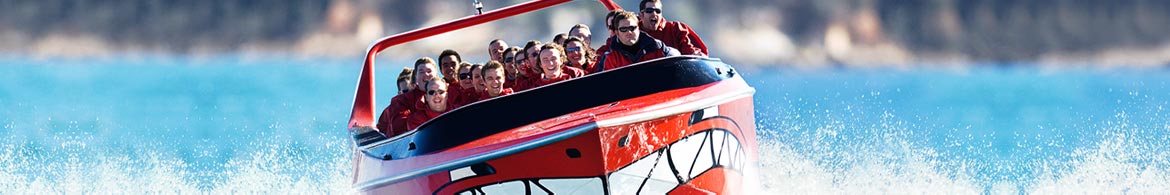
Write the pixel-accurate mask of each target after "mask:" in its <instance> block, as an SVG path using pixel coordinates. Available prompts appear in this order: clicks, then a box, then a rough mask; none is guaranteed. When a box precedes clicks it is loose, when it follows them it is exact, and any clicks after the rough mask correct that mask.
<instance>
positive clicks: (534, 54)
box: [532, 53, 540, 57]
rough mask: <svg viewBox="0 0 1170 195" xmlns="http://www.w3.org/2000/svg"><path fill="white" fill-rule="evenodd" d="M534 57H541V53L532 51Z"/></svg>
mask: <svg viewBox="0 0 1170 195" xmlns="http://www.w3.org/2000/svg"><path fill="white" fill-rule="evenodd" d="M532 57H540V53H532Z"/></svg>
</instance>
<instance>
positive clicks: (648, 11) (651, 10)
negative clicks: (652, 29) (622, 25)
mask: <svg viewBox="0 0 1170 195" xmlns="http://www.w3.org/2000/svg"><path fill="white" fill-rule="evenodd" d="M642 13H656V14H661V13H662V9H658V8H646V9H642Z"/></svg>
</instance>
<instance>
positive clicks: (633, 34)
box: [593, 12, 679, 72]
mask: <svg viewBox="0 0 1170 195" xmlns="http://www.w3.org/2000/svg"><path fill="white" fill-rule="evenodd" d="M613 25H614V26H613V28H614V29H617V30H618V33H617V39H614V40H613V41H611V42H610V43H609V45H610V46H609V47H610V48H609V51H608V52H607V53H606V54H605V55H602V56H601V59H598V62H600V63H601V64H599V65H598V66H597V67H599V68H598V70H597V71H593V72H601V71H604V70H611V69H615V68H620V67H623V66H628V65H630V64H634V63H638V62H643V61H647V60H652V59H657V58H661V57H666V56H676V55H679V53H678V50H676V49H674V48H671V47H670V46H666V45H665V44H663V43H662V41H659V40H657V39H654V37H651V36H650V35H648V34H646V33H643V32H641V31H639V30H638V17H637V16H634V13H632V12H622V13H619V14H618V15H616V16H614V23H613Z"/></svg>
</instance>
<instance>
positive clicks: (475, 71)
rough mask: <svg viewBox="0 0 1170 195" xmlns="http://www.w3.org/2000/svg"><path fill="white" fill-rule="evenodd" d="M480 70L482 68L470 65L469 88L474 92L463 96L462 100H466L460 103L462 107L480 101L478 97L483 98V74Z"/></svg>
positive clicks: (477, 65)
mask: <svg viewBox="0 0 1170 195" xmlns="http://www.w3.org/2000/svg"><path fill="white" fill-rule="evenodd" d="M482 68H483V66H482V65H479V64H475V65H471V86H472V88H474V90H473V92H468V93H467V96H463V98H464V100H466V101H464V102H462V103H463V105H467V104H471V103H475V101H478V100H479V99H481V98H480V97H483V94H484V93H485V92H484V85H483V75H482V74H483V72H482V71H481V69H482Z"/></svg>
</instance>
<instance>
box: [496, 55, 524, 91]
mask: <svg viewBox="0 0 1170 195" xmlns="http://www.w3.org/2000/svg"><path fill="white" fill-rule="evenodd" d="M517 52H520V48H519V47H509V48H508V49H506V50H504V55H503V59H504V61H503V62H501V63H500V64H501V65H503V66H504V79H505V80H506V81H507V82H505V84H504V87H507V88H512V87H513V85H515V82H516V78H519V77H520V76H519V75H518V74H520V73H519V72H518V71H517V70H516V53H517Z"/></svg>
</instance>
